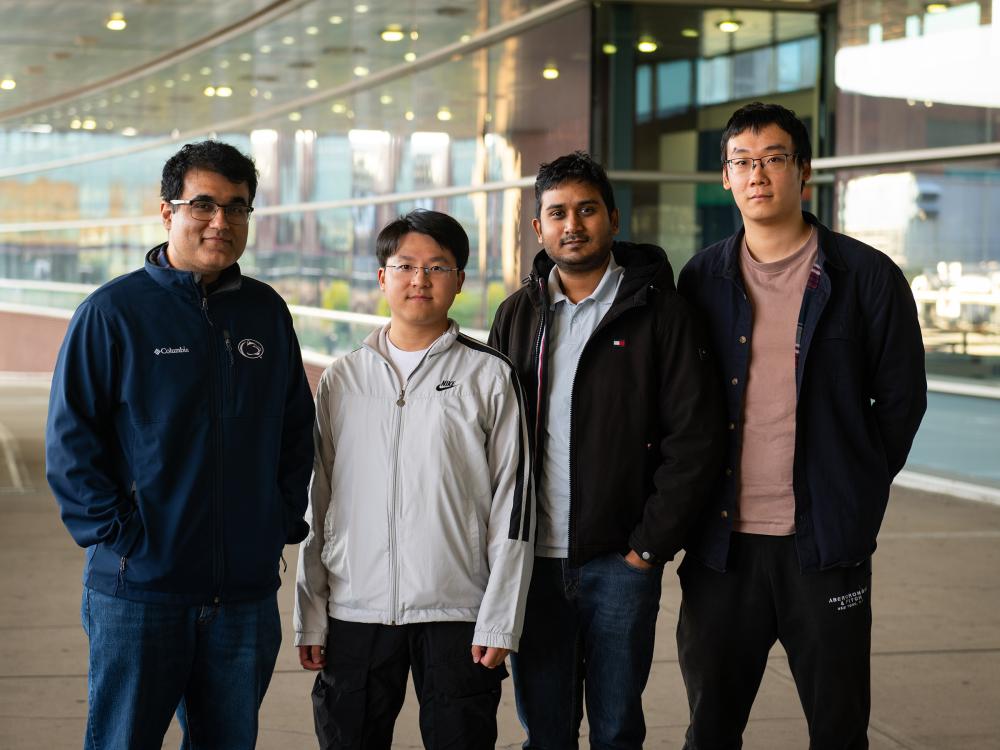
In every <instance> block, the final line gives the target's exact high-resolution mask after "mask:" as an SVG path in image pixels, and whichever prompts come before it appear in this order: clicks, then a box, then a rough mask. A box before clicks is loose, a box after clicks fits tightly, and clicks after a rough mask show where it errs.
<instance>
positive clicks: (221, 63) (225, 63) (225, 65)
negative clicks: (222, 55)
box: [219, 60, 229, 70]
mask: <svg viewBox="0 0 1000 750" xmlns="http://www.w3.org/2000/svg"><path fill="white" fill-rule="evenodd" d="M219 67H220V68H222V69H223V70H225V69H226V68H228V67H229V60H219Z"/></svg>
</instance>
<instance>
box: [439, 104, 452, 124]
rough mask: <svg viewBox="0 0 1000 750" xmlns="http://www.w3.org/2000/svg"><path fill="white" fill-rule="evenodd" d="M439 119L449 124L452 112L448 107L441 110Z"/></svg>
mask: <svg viewBox="0 0 1000 750" xmlns="http://www.w3.org/2000/svg"><path fill="white" fill-rule="evenodd" d="M437 118H438V119H439V120H440V121H441V122H448V120H450V119H451V110H450V109H448V108H447V107H441V109H439V110H438V113H437Z"/></svg>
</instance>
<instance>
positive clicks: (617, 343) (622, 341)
mask: <svg viewBox="0 0 1000 750" xmlns="http://www.w3.org/2000/svg"><path fill="white" fill-rule="evenodd" d="M611 346H618V347H622V348H624V346H625V339H615V340H614V341H612V342H611Z"/></svg>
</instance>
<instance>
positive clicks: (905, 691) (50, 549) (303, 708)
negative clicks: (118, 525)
mask: <svg viewBox="0 0 1000 750" xmlns="http://www.w3.org/2000/svg"><path fill="white" fill-rule="evenodd" d="M46 393H47V385H46V384H45V383H44V382H41V381H30V380H25V381H19V380H16V379H11V378H4V377H3V376H0V422H2V423H3V425H4V427H5V428H6V430H7V431H8V432H9V433H10V434H11V435H12V436H13V437H14V440H13V441H12V443H11V445H12V447H13V448H16V449H17V451H18V453H19V459H20V466H21V467H22V470H23V474H24V475H25V476H26V477H27V482H28V483H30V485H31V488H29V489H27V490H26V491H25V490H22V491H20V492H16V491H13V490H12V485H13V480H12V478H11V475H10V472H9V470H8V469H7V468H6V467H7V465H8V464H7V457H6V456H0V602H2V606H0V632H2V634H3V637H2V638H0V750H60V749H61V748H79V747H80V746H81V744H82V740H81V737H82V734H83V728H84V725H85V721H86V711H87V703H86V700H87V690H86V684H87V681H86V672H87V656H86V639H85V637H84V635H83V632H82V630H81V629H80V622H79V616H78V612H79V597H80V570H81V565H82V562H83V552H82V550H80V549H78V548H77V547H76V546H75V545H74V544H73V543H72V542H71V540H70V538H69V536H68V535H67V534H66V532H65V530H64V529H63V527H62V524H61V522H60V521H59V517H58V513H57V512H56V508H55V503H54V501H53V500H52V498H51V496H50V494H49V493H48V490H47V488H46V487H45V486H44V482H43V478H42V466H41V462H42V423H43V421H44V413H45V402H46ZM9 442H10V441H9ZM23 481H24V479H23V478H22V482H23ZM286 559H288V560H289V566H290V572H291V571H293V570H294V560H295V549H294V548H289V549H288V550H287V554H286ZM674 570H675V568H674V566H671V567H670V569H669V570H668V574H667V575H666V576H665V578H664V592H663V593H664V595H663V601H662V612H661V613H660V620H659V627H658V633H657V647H656V660H655V664H654V666H653V674H652V678H651V682H650V685H649V688H648V689H647V691H646V700H645V705H646V714H647V723H648V724H649V737H648V741H647V744H646V747H648V748H679V747H680V746H681V742H682V737H683V734H684V728H685V724H686V705H685V701H684V691H683V686H682V684H681V678H680V674H679V672H678V669H677V656H676V650H675V646H674V639H673V629H674V625H675V623H676V621H677V608H678V604H679V601H680V596H679V590H678V586H677V578H676V576H675V575H673V571H674ZM998 571H1000V508H998V507H994V506H990V505H979V504H974V503H967V502H964V501H956V500H951V499H949V498H946V497H941V496H935V495H931V494H925V493H921V492H917V491H909V490H898V491H896V492H895V493H894V497H893V499H892V502H891V504H890V511H889V514H888V517H887V519H886V523H885V526H884V530H883V533H882V535H881V538H880V545H879V551H878V553H877V554H876V556H875V566H874V583H873V591H874V602H875V627H874V634H873V644H872V649H873V656H872V672H873V681H872V704H873V706H872V725H871V733H870V736H871V746H872V748H873V750H931V749H933V750H945V749H954V750H988V749H990V748H994V749H997V750H1000V574H998ZM285 578H286V580H285V585H284V586H283V587H282V589H281V594H280V596H281V602H282V608H283V612H284V622H285V628H286V636H285V642H286V645H285V646H284V647H283V649H282V654H281V656H280V658H279V661H278V668H277V672H276V674H275V677H274V680H273V682H272V684H271V689H270V692H269V693H268V696H267V699H266V701H265V703H264V708H263V713H262V724H263V730H262V733H261V737H260V744H259V747H260V748H263V749H265V750H270V749H275V750H297V749H298V748H314V747H315V743H314V740H313V734H312V719H311V714H310V703H309V690H310V685H311V677H310V676H309V675H307V674H304V673H303V672H302V670H300V669H299V668H298V663H297V661H296V659H295V656H294V653H293V649H292V647H291V645H290V644H291V637H290V634H288V632H287V630H288V625H289V623H290V620H291V616H290V612H291V586H290V583H291V579H290V573H289V574H286V576H285ZM500 721H501V731H500V741H499V743H498V747H503V748H514V747H518V746H519V743H520V742H521V740H522V738H523V736H522V733H521V730H520V727H519V725H518V723H517V719H516V717H515V714H514V709H513V701H512V697H511V690H510V686H509V683H508V684H506V685H505V694H504V699H503V704H502V706H501V712H500ZM416 727H417V722H416V705H415V700H413V698H412V696H411V698H410V699H409V700H408V701H407V703H406V706H405V707H404V709H403V714H402V716H401V717H400V720H399V722H398V725H397V729H396V744H395V747H398V748H411V747H420V741H419V735H418V732H417V728H416ZM165 746H166V747H177V746H178V735H177V733H176V730H175V729H174V730H171V734H170V735H169V736H168V740H167V742H166V744H165ZM806 746H807V740H806V734H805V726H804V721H803V719H802V715H801V709H800V707H799V704H798V699H797V697H796V694H795V689H794V686H793V684H792V682H791V679H790V676H789V671H788V667H787V664H786V662H785V659H784V655H783V653H781V651H780V648H776V649H775V651H774V652H773V653H772V655H771V659H770V661H769V664H768V669H767V673H766V675H765V678H764V684H763V685H762V687H761V692H760V696H759V697H758V700H757V704H756V705H755V707H754V711H753V714H752V715H751V718H750V726H749V728H748V730H747V733H746V742H745V747H746V748H747V749H748V750H785V748H789V749H793V748H794V749H796V750H804V748H806Z"/></svg>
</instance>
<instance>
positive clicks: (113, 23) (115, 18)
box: [104, 11, 128, 31]
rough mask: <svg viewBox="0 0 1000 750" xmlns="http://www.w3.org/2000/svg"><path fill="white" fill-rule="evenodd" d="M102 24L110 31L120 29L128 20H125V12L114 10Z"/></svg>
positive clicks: (126, 24)
mask: <svg viewBox="0 0 1000 750" xmlns="http://www.w3.org/2000/svg"><path fill="white" fill-rule="evenodd" d="M104 25H105V26H106V27H107V28H108V29H109V30H111V31H122V30H123V29H124V28H125V27H126V26H128V22H127V21H126V20H125V14H124V13H119V12H117V11H116V12H114V13H112V14H111V15H110V16H109V17H108V20H107V21H105V22H104Z"/></svg>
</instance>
